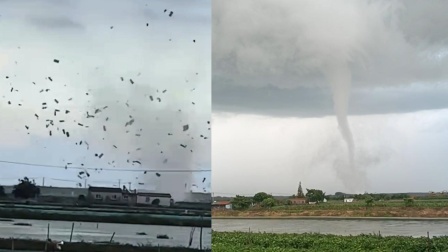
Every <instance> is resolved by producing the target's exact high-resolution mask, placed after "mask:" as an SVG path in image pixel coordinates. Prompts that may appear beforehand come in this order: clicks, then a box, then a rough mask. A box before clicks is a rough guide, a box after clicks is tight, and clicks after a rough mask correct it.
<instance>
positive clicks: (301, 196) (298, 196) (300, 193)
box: [297, 182, 305, 198]
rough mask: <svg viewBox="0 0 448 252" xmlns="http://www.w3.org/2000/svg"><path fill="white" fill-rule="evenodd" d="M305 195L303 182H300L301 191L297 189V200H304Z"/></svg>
mask: <svg viewBox="0 0 448 252" xmlns="http://www.w3.org/2000/svg"><path fill="white" fill-rule="evenodd" d="M304 197H305V195H303V190H302V182H299V189H297V198H304Z"/></svg>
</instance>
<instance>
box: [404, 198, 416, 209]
mask: <svg viewBox="0 0 448 252" xmlns="http://www.w3.org/2000/svg"><path fill="white" fill-rule="evenodd" d="M404 205H405V206H406V207H411V206H414V199H413V198H406V199H404Z"/></svg>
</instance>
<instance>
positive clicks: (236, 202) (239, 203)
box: [231, 195, 252, 210]
mask: <svg viewBox="0 0 448 252" xmlns="http://www.w3.org/2000/svg"><path fill="white" fill-rule="evenodd" d="M231 203H232V207H233V209H235V210H244V209H248V208H249V207H250V204H252V201H251V200H250V199H249V198H248V197H244V196H240V195H236V196H235V198H233V199H232V200H231Z"/></svg>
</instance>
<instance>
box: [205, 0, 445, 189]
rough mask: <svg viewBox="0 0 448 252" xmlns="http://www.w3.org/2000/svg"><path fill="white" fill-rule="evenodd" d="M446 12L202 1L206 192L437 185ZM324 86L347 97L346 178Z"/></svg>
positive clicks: (438, 6)
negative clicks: (208, 136) (209, 120)
mask: <svg viewBox="0 0 448 252" xmlns="http://www.w3.org/2000/svg"><path fill="white" fill-rule="evenodd" d="M447 11H448V3H447V2H446V1H436V0H432V1H415V0H410V1H394V2H392V1H357V0H356V1H355V0H353V1H343V2H337V3H336V2H334V1H328V0H317V1H291V0H279V1H268V0H260V1H255V0H241V1H240V0H233V1H219V2H214V4H213V14H212V15H213V28H212V31H213V45H212V51H213V54H212V58H213V89H212V93H213V128H214V129H213V133H214V134H213V153H212V160H213V174H212V175H213V176H212V177H213V191H214V192H215V193H216V195H219V194H237V193H239V194H253V193H256V192H258V191H266V192H268V193H269V192H272V193H277V194H285V195H291V194H293V193H295V191H296V189H297V185H298V183H299V181H302V184H303V186H304V187H306V188H321V189H323V190H325V191H327V192H328V193H334V192H335V191H346V192H347V191H358V192H361V191H364V190H367V191H369V192H397V191H399V192H404V191H429V190H438V191H441V190H446V189H448V188H447V187H446V178H447V177H448V170H447V169H446V167H445V166H446V165H445V164H446V163H447V161H448V160H447V157H446V155H444V154H443V153H444V152H446V150H447V149H448V145H447V141H446V140H448V99H447V98H446V97H448V72H447V71H446V68H447V66H448V30H447V29H446V28H445V27H447V26H448V16H447V15H446V12H447ZM341 78H345V79H346V80H348V81H345V82H341V83H339V82H338V80H341ZM350 80H351V81H350ZM347 83H348V84H347ZM346 84H347V85H346ZM346 91H347V92H346ZM334 93H335V94H339V95H342V97H343V96H344V95H345V94H349V95H350V96H349V99H348V101H349V105H348V115H349V116H348V122H349V125H350V128H351V132H352V134H353V139H354V145H355V149H354V153H355V159H354V160H355V161H354V163H355V168H356V169H357V171H358V173H359V174H357V175H356V176H355V175H354V174H352V173H351V172H350V171H349V170H347V169H345V168H347V167H345V166H347V165H346V163H347V160H346V159H347V155H346V154H347V147H346V145H345V143H344V140H343V137H342V136H341V134H340V132H339V130H338V122H337V120H336V119H335V112H334V109H333V94H334ZM339 97H341V96H339ZM337 101H340V100H337ZM336 104H338V103H337V102H336ZM344 167H345V168H344ZM344 169H345V170H344ZM398 178H399V181H398V180H397V179H398ZM229 181H231V183H229Z"/></svg>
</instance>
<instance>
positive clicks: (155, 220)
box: [0, 208, 211, 227]
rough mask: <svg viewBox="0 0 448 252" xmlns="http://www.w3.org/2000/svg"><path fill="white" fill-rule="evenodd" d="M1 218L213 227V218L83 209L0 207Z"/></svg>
mask: <svg viewBox="0 0 448 252" xmlns="http://www.w3.org/2000/svg"><path fill="white" fill-rule="evenodd" d="M0 218H11V219H32V220H59V221H83V222H104V223H125V224H145V225H167V226H192V227H200V226H203V227H211V218H203V219H200V218H176V216H170V217H158V216H157V215H153V216H149V215H144V214H110V215H95V214H85V213H84V212H83V211H76V212H75V211H72V212H64V211H59V212H45V211H37V210H26V209H14V210H11V209H5V208H0Z"/></svg>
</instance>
